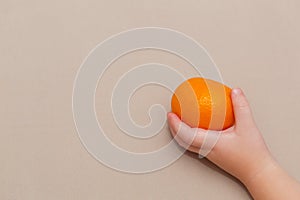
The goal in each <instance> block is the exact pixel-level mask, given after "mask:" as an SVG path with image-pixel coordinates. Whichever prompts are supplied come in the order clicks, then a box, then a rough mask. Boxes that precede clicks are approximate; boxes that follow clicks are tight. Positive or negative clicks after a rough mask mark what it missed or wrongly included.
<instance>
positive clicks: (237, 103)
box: [231, 88, 255, 129]
mask: <svg viewBox="0 0 300 200" xmlns="http://www.w3.org/2000/svg"><path fill="white" fill-rule="evenodd" d="M231 100H232V105H233V111H234V116H235V123H236V128H237V129H239V128H250V127H253V126H255V123H254V120H253V117H252V112H251V108H250V106H249V103H248V101H247V98H246V96H245V95H244V93H243V91H242V90H241V89H240V88H235V89H233V90H232V91H231Z"/></svg>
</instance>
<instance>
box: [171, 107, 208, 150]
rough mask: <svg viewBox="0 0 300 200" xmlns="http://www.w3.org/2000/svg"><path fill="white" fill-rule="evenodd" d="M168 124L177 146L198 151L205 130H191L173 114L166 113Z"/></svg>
mask: <svg viewBox="0 0 300 200" xmlns="http://www.w3.org/2000/svg"><path fill="white" fill-rule="evenodd" d="M168 123H169V128H170V130H171V133H172V135H173V136H174V138H175V140H176V141H177V142H178V143H179V145H181V146H183V145H187V146H183V147H184V148H187V147H189V146H190V147H191V148H193V147H194V148H196V149H198V150H199V148H200V147H201V145H202V143H203V141H204V139H205V132H206V131H205V130H202V129H197V128H191V127H190V126H188V125H187V124H185V123H184V122H182V121H181V120H180V119H179V118H178V116H177V115H176V114H174V113H168ZM197 153H198V152H197Z"/></svg>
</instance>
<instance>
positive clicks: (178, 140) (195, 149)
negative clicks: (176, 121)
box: [170, 129, 200, 154]
mask: <svg viewBox="0 0 300 200" xmlns="http://www.w3.org/2000/svg"><path fill="white" fill-rule="evenodd" d="M170 132H171V134H172V136H173V138H174V139H175V140H176V142H177V143H178V144H179V145H180V146H181V147H183V148H185V149H187V150H189V151H191V152H194V153H197V154H199V151H200V149H199V148H198V147H195V146H193V145H188V144H186V143H185V142H184V141H183V140H182V139H181V138H180V137H178V136H177V137H176V133H174V131H173V130H172V129H170Z"/></svg>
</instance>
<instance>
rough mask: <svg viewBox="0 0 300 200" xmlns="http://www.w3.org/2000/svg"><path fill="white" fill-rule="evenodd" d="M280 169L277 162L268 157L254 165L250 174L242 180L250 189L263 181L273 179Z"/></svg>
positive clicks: (243, 176) (242, 177)
mask: <svg viewBox="0 0 300 200" xmlns="http://www.w3.org/2000/svg"><path fill="white" fill-rule="evenodd" d="M279 169H280V167H279V165H278V164H277V162H276V161H275V160H274V159H273V158H272V157H271V156H270V155H266V156H265V157H263V158H262V159H260V160H258V161H257V162H256V163H255V164H253V166H252V167H250V170H249V173H247V174H244V175H242V176H241V177H240V180H241V181H242V183H243V184H244V185H245V186H246V187H250V186H251V185H253V184H256V183H258V182H261V181H262V180H266V179H268V178H272V176H273V175H274V173H276V171H278V170H279Z"/></svg>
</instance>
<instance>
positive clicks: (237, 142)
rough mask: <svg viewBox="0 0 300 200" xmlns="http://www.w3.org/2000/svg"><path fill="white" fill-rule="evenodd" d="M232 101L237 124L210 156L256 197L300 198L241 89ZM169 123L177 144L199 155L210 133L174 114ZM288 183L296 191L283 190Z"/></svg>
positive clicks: (234, 91) (224, 135) (222, 138)
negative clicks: (269, 145) (264, 136)
mask: <svg viewBox="0 0 300 200" xmlns="http://www.w3.org/2000/svg"><path fill="white" fill-rule="evenodd" d="M231 99H232V104H233V109H234V115H235V125H234V126H233V127H231V128H229V129H227V130H224V131H222V133H221V134H220V137H219V139H218V141H217V143H216V145H215V146H214V147H213V149H212V150H211V152H210V153H209V154H208V155H207V156H206V157H207V158H208V159H209V160H210V161H212V162H213V163H215V164H216V165H218V166H219V167H221V168H222V169H224V170H225V171H227V172H228V173H230V174H232V175H233V176H235V177H237V178H238V179H240V180H241V181H242V182H243V183H244V184H245V185H246V186H247V187H248V189H249V190H250V192H251V193H252V195H253V196H254V197H255V198H258V199H261V198H262V199H286V197H287V196H288V195H292V196H293V194H294V197H297V198H299V199H300V186H299V184H298V183H296V181H295V180H293V179H291V178H290V177H289V176H288V175H287V174H286V173H285V172H284V171H283V170H282V169H281V168H280V167H279V166H278V164H277V163H276V161H275V160H274V159H273V158H272V156H271V153H270V152H269V150H268V148H267V146H266V144H265V142H264V140H263V137H262V135H261V133H260V131H259V130H258V129H257V127H256V125H255V122H254V120H253V117H252V114H251V109H250V107H249V104H248V101H247V99H246V97H245V95H244V94H243V92H242V91H241V89H233V90H232V93H231ZM168 122H169V127H170V130H171V133H172V135H173V136H175V135H176V134H177V136H178V137H175V139H176V141H177V142H178V143H179V144H180V145H181V146H183V147H184V148H186V149H188V150H189V151H192V152H195V153H199V150H200V147H201V145H202V143H203V141H204V138H205V135H206V134H209V133H207V131H206V130H204V129H197V128H191V127H189V126H188V125H186V124H185V123H183V122H182V121H180V119H179V118H178V117H177V115H175V114H173V113H169V114H168ZM195 130H196V134H195ZM188 144H190V145H188ZM276 178H278V179H277V180H276ZM284 184H287V185H292V186H291V187H290V188H292V192H291V191H289V193H288V192H285V191H283V190H282V188H280V187H282V186H284ZM274 190H278V193H280V190H281V193H280V194H278V193H277V194H276V192H275V193H274ZM297 195H299V196H297ZM292 196H289V197H292ZM275 197H276V198H275ZM289 199H292V198H289Z"/></svg>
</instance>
